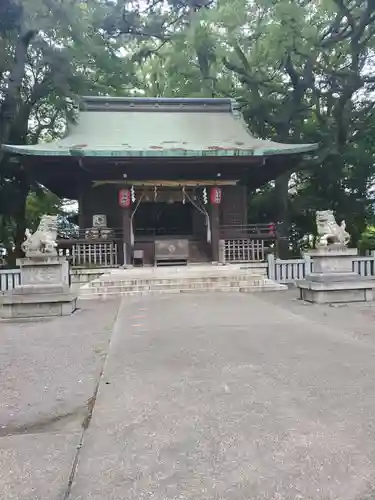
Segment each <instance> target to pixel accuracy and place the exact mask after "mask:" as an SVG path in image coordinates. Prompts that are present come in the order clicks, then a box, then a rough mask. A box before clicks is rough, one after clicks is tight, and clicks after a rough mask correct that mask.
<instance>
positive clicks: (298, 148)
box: [2, 143, 318, 158]
mask: <svg viewBox="0 0 375 500" xmlns="http://www.w3.org/2000/svg"><path fill="white" fill-rule="evenodd" d="M317 148H318V144H293V145H288V144H280V145H277V144H276V143H275V146H274V147H271V146H269V144H267V146H266V147H256V148H254V149H241V148H224V147H212V148H208V149H185V148H170V149H163V148H160V149H158V148H154V149H144V150H132V149H130V150H129V149H123V148H121V147H119V148H111V149H107V148H103V149H101V148H90V147H76V148H70V149H68V148H58V147H57V148H51V147H41V146H40V145H36V146H20V145H10V144H4V145H3V146H2V149H3V150H4V151H6V152H8V153H12V154H18V155H23V156H44V157H46V156H53V157H56V156H58V157H88V158H90V157H102V158H105V157H107V158H110V157H122V158H138V157H176V158H178V157H191V158H194V157H207V156H220V157H238V156H255V157H257V156H259V157H265V156H275V155H286V154H289V155H290V154H302V153H308V152H311V151H315V150H316V149H317Z"/></svg>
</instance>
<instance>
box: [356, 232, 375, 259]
mask: <svg viewBox="0 0 375 500" xmlns="http://www.w3.org/2000/svg"><path fill="white" fill-rule="evenodd" d="M358 247H359V249H360V251H361V252H363V253H365V252H366V251H369V250H371V251H372V250H375V226H368V227H367V228H366V229H365V230H364V231H363V233H362V234H361V238H360V240H359V242H358Z"/></svg>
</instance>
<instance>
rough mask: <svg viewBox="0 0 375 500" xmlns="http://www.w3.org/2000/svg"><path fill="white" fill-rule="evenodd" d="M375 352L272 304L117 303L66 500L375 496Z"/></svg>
mask: <svg viewBox="0 0 375 500" xmlns="http://www.w3.org/2000/svg"><path fill="white" fill-rule="evenodd" d="M277 300H278V299H277ZM316 314H319V312H318V310H317V312H316ZM374 335H375V332H374ZM374 354H375V344H374V342H373V339H372V338H371V339H370V341H368V342H367V341H366V342H364V341H359V340H358V338H356V337H355V336H350V334H349V333H348V334H343V332H342V330H341V328H337V329H335V328H334V327H333V326H331V325H330V326H328V327H326V326H324V324H322V323H316V322H314V321H312V320H311V319H310V318H308V317H306V316H304V315H302V314H297V313H296V312H295V311H292V310H290V309H289V308H288V307H285V304H284V305H283V304H275V302H274V298H273V297H272V296H267V295H262V296H260V295H257V296H255V295H251V296H249V295H233V294H231V295H224V294H217V295H215V294H206V295H196V296H192V295H186V296H172V297H159V298H144V299H142V300H141V301H139V302H138V306H137V307H134V304H127V303H126V302H123V306H122V310H121V314H120V321H119V322H118V324H117V328H116V331H115V333H114V336H113V338H112V342H111V348H110V353H109V356H108V360H107V364H106V367H105V370H104V374H103V379H102V383H101V384H100V389H99V394H98V397H97V400H96V404H95V409H94V413H93V418H92V421H91V424H90V426H89V429H88V430H87V432H86V434H85V437H84V444H83V447H82V450H81V452H80V455H79V461H78V467H77V470H76V472H75V477H74V481H73V485H72V488H71V491H70V496H69V499H70V500H99V499H110V500H120V499H121V500H125V499H127V500H133V499H134V500H136V499H137V500H139V499H153V500H154V499H155V500H172V499H173V500H174V499H181V500H182V499H183V500H185V499H186V500H193V499H194V500H198V499H199V500H203V499H204V500H206V499H207V500H208V499H220V500H247V499H251V500H255V499H340V500H349V499H350V500H352V499H358V500H359V499H361V500H363V499H364V498H370V496H369V495H371V488H372V486H373V485H374V484H375V468H374V465H375V441H374V439H373V438H374V423H375V422H374V415H375V393H374V390H373V387H374V379H375V364H374Z"/></svg>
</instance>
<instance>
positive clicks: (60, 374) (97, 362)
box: [0, 300, 119, 500]
mask: <svg viewBox="0 0 375 500" xmlns="http://www.w3.org/2000/svg"><path fill="white" fill-rule="evenodd" d="M118 306H119V301H118V300H111V301H107V302H105V303H104V302H103V303H100V302H95V301H94V302H92V303H91V302H90V303H88V304H85V307H84V309H81V310H79V311H77V313H75V314H74V315H73V316H70V317H68V316H67V317H64V318H56V319H52V320H49V321H42V322H40V321H39V322H23V323H22V322H18V323H6V322H0V499H1V500H55V499H56V500H57V499H62V498H63V497H64V495H65V492H66V490H67V485H68V483H69V478H70V474H71V471H72V464H73V462H74V460H75V457H76V454H77V447H79V446H80V443H81V439H82V433H83V427H84V426H85V424H86V422H87V419H88V417H89V413H90V409H91V401H92V397H93V395H94V393H95V390H96V387H97V384H98V381H99V378H100V374H101V370H102V368H103V364H104V360H105V356H106V353H107V351H108V343H109V339H110V335H111V333H112V330H113V325H114V323H115V320H116V316H117V311H118Z"/></svg>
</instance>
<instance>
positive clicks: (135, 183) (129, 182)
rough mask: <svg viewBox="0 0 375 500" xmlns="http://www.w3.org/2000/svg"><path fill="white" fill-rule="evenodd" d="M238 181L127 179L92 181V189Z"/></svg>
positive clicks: (181, 185)
mask: <svg viewBox="0 0 375 500" xmlns="http://www.w3.org/2000/svg"><path fill="white" fill-rule="evenodd" d="M238 182H239V181H238V180H212V179H211V180H199V181H198V180H191V181H185V180H181V181H160V180H155V181H132V180H129V179H124V180H117V181H112V180H108V181H92V185H93V187H94V188H95V187H98V186H103V185H105V184H118V185H121V186H130V185H131V186H142V187H154V186H156V187H199V186H236V185H237V184H238Z"/></svg>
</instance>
